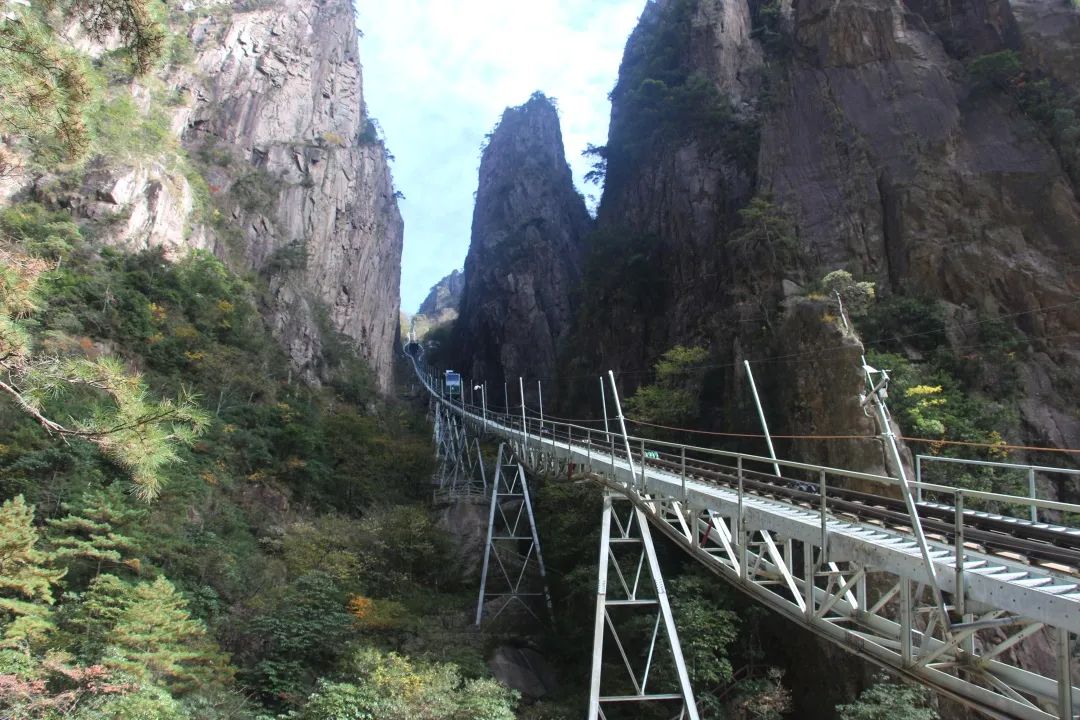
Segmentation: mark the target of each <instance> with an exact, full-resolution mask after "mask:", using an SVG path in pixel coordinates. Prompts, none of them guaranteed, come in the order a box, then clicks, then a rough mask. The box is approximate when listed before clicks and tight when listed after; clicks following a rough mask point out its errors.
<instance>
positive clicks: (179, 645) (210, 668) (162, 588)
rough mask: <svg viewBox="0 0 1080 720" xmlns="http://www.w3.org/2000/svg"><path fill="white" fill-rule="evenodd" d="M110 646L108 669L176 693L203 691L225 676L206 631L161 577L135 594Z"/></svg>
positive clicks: (110, 636)
mask: <svg viewBox="0 0 1080 720" xmlns="http://www.w3.org/2000/svg"><path fill="white" fill-rule="evenodd" d="M109 640H110V642H111V647H110V649H109V651H108V652H107V655H106V657H105V659H104V663H105V665H106V666H107V667H109V666H111V667H114V668H116V669H118V670H123V671H125V672H127V673H129V674H131V675H133V676H135V677H137V678H139V679H140V680H158V681H160V682H164V683H165V684H166V685H167V686H169V687H170V688H172V689H173V690H174V691H178V692H184V691H189V690H192V689H195V688H198V687H204V686H205V685H206V684H207V683H208V682H212V681H214V680H219V679H222V675H223V674H226V673H228V669H227V668H226V667H225V663H224V658H223V656H222V654H221V653H220V651H219V650H218V649H217V647H216V645H215V644H214V643H213V642H212V641H211V640H210V639H209V638H208V637H207V633H206V626H205V625H203V623H202V622H200V621H199V620H194V619H192V618H191V616H190V614H189V613H188V609H187V601H186V600H184V598H183V597H182V596H181V595H180V593H178V592H177V591H176V588H174V587H173V585H172V583H170V582H169V581H168V580H166V579H165V578H164V577H159V578H158V579H157V580H155V581H154V582H152V583H142V584H140V585H138V586H137V587H135V588H134V590H133V592H132V594H131V598H130V600H129V601H128V603H127V606H126V607H125V608H124V610H123V612H122V613H120V616H119V617H118V618H117V622H116V625H115V626H114V627H113V629H112V632H111V633H110V634H109Z"/></svg>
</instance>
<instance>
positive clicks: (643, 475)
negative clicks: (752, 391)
mask: <svg viewBox="0 0 1080 720" xmlns="http://www.w3.org/2000/svg"><path fill="white" fill-rule="evenodd" d="M641 492H645V440H644V439H643V440H642V441H641Z"/></svg>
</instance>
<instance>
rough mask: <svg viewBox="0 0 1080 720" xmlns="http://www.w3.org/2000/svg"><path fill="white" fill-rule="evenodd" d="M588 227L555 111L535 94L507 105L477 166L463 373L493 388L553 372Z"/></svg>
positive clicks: (461, 346)
mask: <svg viewBox="0 0 1080 720" xmlns="http://www.w3.org/2000/svg"><path fill="white" fill-rule="evenodd" d="M590 226H591V220H590V218H589V214H588V211H587V210H586V209H585V201H584V199H583V198H582V197H581V196H580V195H579V194H578V193H577V192H576V191H575V189H574V184H573V178H572V176H571V173H570V168H569V166H567V164H566V157H565V154H564V150H563V141H562V130H561V128H560V125H559V116H558V112H557V111H556V109H555V107H554V105H553V104H552V103H551V101H550V100H548V99H547V98H546V97H544V96H542V95H540V94H536V95H534V96H533V97H532V99H530V100H529V102H527V103H525V104H524V105H522V106H520V107H515V108H509V109H507V110H506V112H505V113H503V116H502V121H501V122H500V123H499V126H498V128H497V129H496V130H495V132H494V133H493V135H492V137H491V140H490V143H489V144H488V146H487V147H486V148H485V149H484V153H483V157H482V159H481V162H480V184H479V189H478V191H477V196H476V209H475V211H474V213H473V224H472V240H471V244H470V246H469V254H468V256H467V258H466V260H465V287H464V290H463V292H462V297H461V308H460V317H459V319H458V322H457V324H456V326H455V347H456V348H458V357H459V359H460V360H461V361H462V362H463V363H464V364H461V365H460V369H461V371H462V372H463V373H465V375H466V376H467V377H469V378H472V379H474V380H476V381H480V380H486V381H488V382H489V383H492V384H498V383H500V382H502V381H503V379H504V378H508V379H512V378H516V377H517V376H519V375H521V376H525V377H530V378H537V377H549V376H550V375H551V374H552V372H553V370H554V367H555V361H556V357H557V353H558V348H559V345H560V343H561V342H562V340H563V339H564V338H565V337H566V334H567V333H568V331H569V328H570V323H571V321H572V319H573V306H572V303H571V293H572V292H573V291H574V290H575V289H576V286H577V284H578V281H579V280H580V277H581V262H582V255H583V247H582V240H583V238H584V236H585V234H586V233H587V232H588V230H589V228H590Z"/></svg>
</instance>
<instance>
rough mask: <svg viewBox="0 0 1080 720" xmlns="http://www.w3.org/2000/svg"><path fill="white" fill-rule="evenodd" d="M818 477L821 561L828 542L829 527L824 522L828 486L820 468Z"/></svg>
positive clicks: (824, 555) (825, 552)
mask: <svg viewBox="0 0 1080 720" xmlns="http://www.w3.org/2000/svg"><path fill="white" fill-rule="evenodd" d="M818 477H819V480H820V482H819V483H818V491H819V492H820V493H821V509H820V512H821V561H822V562H825V557H826V554H827V550H828V542H829V529H828V526H827V524H826V514H825V513H826V510H828V487H827V485H826V478H825V471H824V470H822V471H821V474H820V475H819V476H818Z"/></svg>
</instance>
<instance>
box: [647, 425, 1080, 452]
mask: <svg viewBox="0 0 1080 720" xmlns="http://www.w3.org/2000/svg"><path fill="white" fill-rule="evenodd" d="M626 420H627V422H632V423H634V424H635V425H647V426H649V427H655V428H662V429H664V430H675V431H677V432H687V433H693V434H696V435H715V436H719V437H740V438H764V437H765V435H764V434H763V433H727V432H715V431H712V430H693V429H691V428H681V427H672V426H671V425H658V424H656V423H650V422H644V421H642V420H634V419H633V418H626ZM772 437H774V438H780V439H782V440H876V439H878V437H879V436H877V435H772ZM898 438H899V439H900V440H904V441H907V442H918V443H927V444H930V445H962V446H965V447H981V448H990V449H992V450H1033V451H1037V452H1057V453H1070V454H1080V449H1076V448H1052V447H1041V446H1038V445H1008V444H1004V443H981V442H971V441H966V440H937V439H934V438H920V437H906V436H898Z"/></svg>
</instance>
